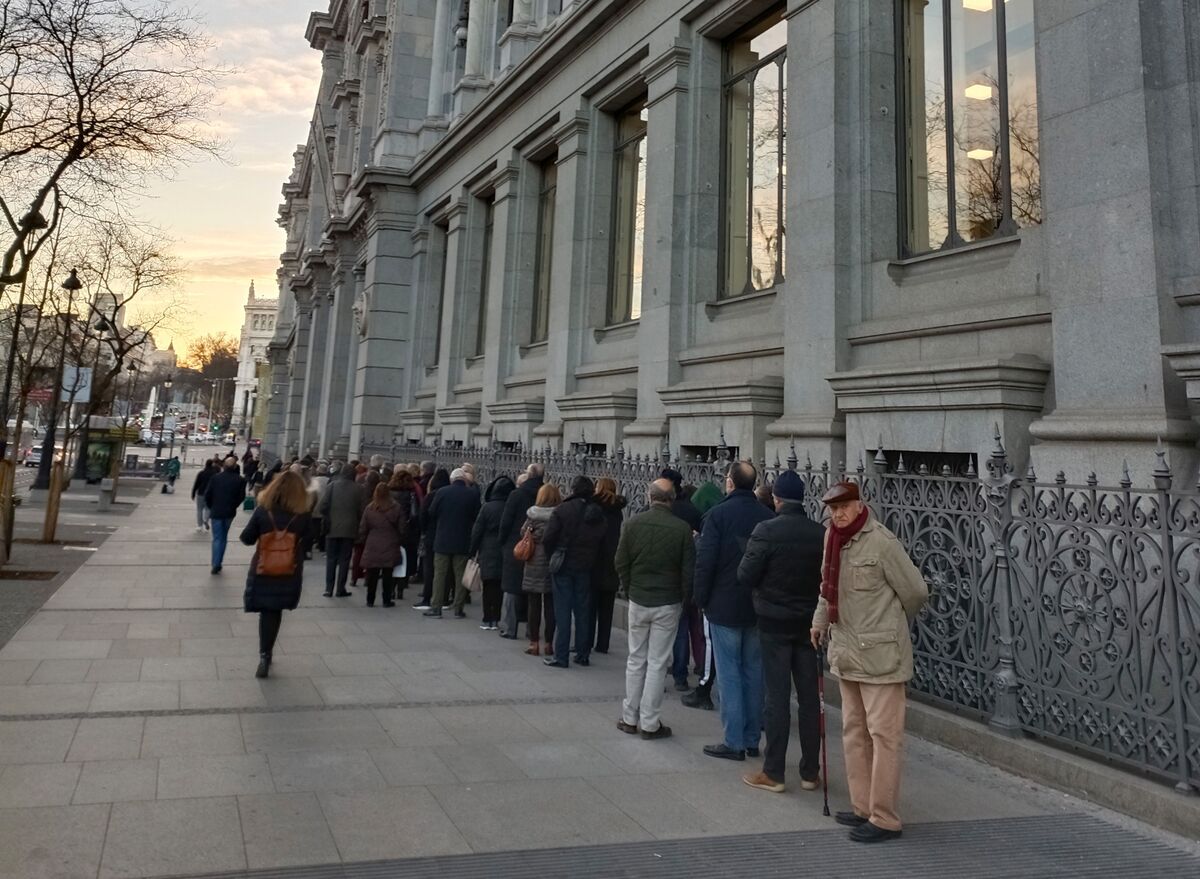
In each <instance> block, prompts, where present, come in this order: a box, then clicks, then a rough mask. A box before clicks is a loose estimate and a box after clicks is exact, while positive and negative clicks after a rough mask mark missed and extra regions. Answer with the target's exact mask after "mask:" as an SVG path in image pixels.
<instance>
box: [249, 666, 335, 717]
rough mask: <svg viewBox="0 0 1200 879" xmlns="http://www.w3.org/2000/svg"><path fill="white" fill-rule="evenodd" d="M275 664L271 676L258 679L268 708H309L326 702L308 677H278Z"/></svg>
mask: <svg viewBox="0 0 1200 879" xmlns="http://www.w3.org/2000/svg"><path fill="white" fill-rule="evenodd" d="M274 675H275V665H274V663H272V665H271V677H269V678H267V679H266V680H265V681H258V686H259V690H260V691H261V692H262V695H263V699H264V700H266V703H267V707H268V708H296V707H299V706H304V707H308V708H314V707H320V706H321V705H324V704H325V700H324V699H322V698H321V694H320V693H319V692H317V688H316V687H314V686H313V682H312V681H311V680H309V679H308V678H277V677H275V676H274Z"/></svg>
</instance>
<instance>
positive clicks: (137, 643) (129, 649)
mask: <svg viewBox="0 0 1200 879" xmlns="http://www.w3.org/2000/svg"><path fill="white" fill-rule="evenodd" d="M178 655H179V639H178V638H127V639H125V640H124V641H113V642H112V649H111V650H110V651H109V652H108V658H109V659H145V658H146V657H147V656H178Z"/></svg>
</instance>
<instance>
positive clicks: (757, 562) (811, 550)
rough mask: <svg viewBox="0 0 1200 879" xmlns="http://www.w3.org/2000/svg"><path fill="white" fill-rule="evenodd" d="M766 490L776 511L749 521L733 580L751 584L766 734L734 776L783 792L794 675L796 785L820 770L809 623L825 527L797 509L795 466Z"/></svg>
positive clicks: (809, 782) (811, 782) (813, 780)
mask: <svg viewBox="0 0 1200 879" xmlns="http://www.w3.org/2000/svg"><path fill="white" fill-rule="evenodd" d="M771 494H772V497H773V500H774V505H775V512H776V513H777V514H778V515H776V517H775V518H774V519H768V520H767V521H765V522H760V523H759V524H758V525H757V526H755V528H754V531H753V532H752V533H751V534H750V542H749V543H748V544H747V545H746V554H745V555H744V556H742V562H741V564H740V565H738V580H739V581H741V584H742V585H743V586H744V587H746V588H747V589H750V590H751V592H752V595H753V598H754V611H755V613H756V614H757V615H758V637H759V642H760V643H761V645H762V667H763V685H764V688H765V690H766V697H765V700H764V703H765V705H764V710H763V720H764V726H765V727H766V730H765V731H766V736H767V749H766V753H765V755H764V758H763V767H762V770H761V771H760V772H752V773H750V774H748V775H744V776H742V781H744V782H745V783H746V784H748V785H750V786H751V787H756V788H758V789H760V790H765V791H771V792H772V793H782V792H783V789H784V773H785V770H786V767H787V746H788V729H789V727H790V726H791V704H792V684H793V683H795V685H796V699H797V702H798V703H799V706H800V787H801V788H802V789H803V790H816V787H817V779H818V778H819V776H820V772H821V751H820V749H821V706H820V700H819V697H818V694H817V675H818V674H820V670H819V669H818V668H817V652H816V650H814V649H813V645H812V641H811V638H810V631H811V629H812V618H813V611H815V610H816V609H817V599H818V598H820V594H821V548H822V541H823V538H824V535H825V530H824V529H823V528H822V527H821V526H820V524H819V523H817V522H814V521H813V520H812V519H810V518H809V517H808V515H807V514H806V513H805V512H804V480H803V479H801V478H800V475H799V474H798V473H796V471H794V470H784V471H783V472H782V473H780V474H779V475H778V476H777V477H776V478H775V483H774V484H773V485H772V486H771Z"/></svg>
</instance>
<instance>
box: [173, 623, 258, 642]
mask: <svg viewBox="0 0 1200 879" xmlns="http://www.w3.org/2000/svg"><path fill="white" fill-rule="evenodd" d="M257 628H258V626H257V623H256V624H255V632H254V633H252V634H257ZM167 631H168V636H167V637H169V638H231V637H233V632H232V631H231V630H230V628H229V623H224V622H207V623H206V622H186V623H171V624H170V626H169V627H168V630H167Z"/></svg>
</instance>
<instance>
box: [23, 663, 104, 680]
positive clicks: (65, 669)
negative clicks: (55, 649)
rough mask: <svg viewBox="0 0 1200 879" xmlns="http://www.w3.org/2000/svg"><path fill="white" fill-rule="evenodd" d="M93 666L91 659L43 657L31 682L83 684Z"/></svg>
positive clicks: (31, 677)
mask: <svg viewBox="0 0 1200 879" xmlns="http://www.w3.org/2000/svg"><path fill="white" fill-rule="evenodd" d="M91 667H92V660H90V659H43V660H42V661H41V662H40V663H38V668H37V671H35V672H34V673H33V674H32V675H31V676H30V677H29V681H28V683H30V684H82V683H83V682H84V680H85V679H86V678H87V673H88V671H89V669H91Z"/></svg>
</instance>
